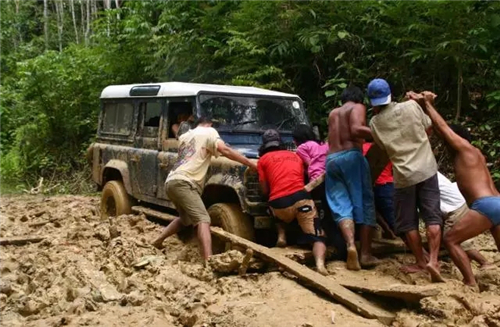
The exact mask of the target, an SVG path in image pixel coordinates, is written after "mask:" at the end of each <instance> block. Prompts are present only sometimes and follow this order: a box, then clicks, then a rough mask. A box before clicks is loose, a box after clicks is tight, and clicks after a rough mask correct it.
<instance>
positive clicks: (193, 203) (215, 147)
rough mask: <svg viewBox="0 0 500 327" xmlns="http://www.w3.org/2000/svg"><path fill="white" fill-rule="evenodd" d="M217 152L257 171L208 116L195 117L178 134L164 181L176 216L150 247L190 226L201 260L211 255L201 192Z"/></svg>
mask: <svg viewBox="0 0 500 327" xmlns="http://www.w3.org/2000/svg"><path fill="white" fill-rule="evenodd" d="M220 154H222V155H223V156H225V157H226V158H228V159H230V160H233V161H236V162H239V163H241V164H243V165H246V166H248V167H250V168H251V169H254V170H257V165H256V164H255V162H253V161H250V160H249V159H248V158H246V157H245V156H243V155H241V154H240V153H239V152H237V151H235V150H233V149H231V148H230V147H229V146H227V145H226V144H225V143H224V141H222V139H221V138H220V136H219V133H217V131H216V130H215V129H214V128H213V127H212V121H211V120H210V119H208V118H205V117H201V118H198V121H197V122H196V127H195V128H194V129H191V130H189V131H188V132H186V133H184V134H182V135H181V136H180V137H179V152H178V157H177V162H176V163H175V165H174V167H173V169H172V170H171V171H170V173H169V174H168V177H167V180H166V181H165V183H166V190H167V195H168V198H169V199H170V200H171V201H172V202H173V203H174V205H175V208H176V209H177V211H178V213H179V217H178V218H176V219H175V220H174V221H172V222H171V223H170V224H169V225H168V226H167V227H166V228H165V229H164V230H163V232H162V233H161V235H160V236H158V238H156V239H155V240H154V241H153V243H152V244H153V246H155V247H157V248H161V246H162V243H163V241H164V240H165V239H166V238H167V237H169V236H171V235H173V234H175V233H177V232H178V231H179V230H180V229H181V227H182V226H194V227H196V230H197V235H198V239H199V241H200V245H201V254H202V256H203V259H204V260H205V263H206V262H207V260H208V258H209V257H210V256H211V255H212V238H211V235H210V216H209V215H208V212H207V209H206V208H205V204H204V203H203V200H202V198H201V195H202V194H203V188H204V186H205V178H206V176H207V172H208V168H209V167H210V163H211V159H212V157H218V156H219V155H220Z"/></svg>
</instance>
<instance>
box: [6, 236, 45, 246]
mask: <svg viewBox="0 0 500 327" xmlns="http://www.w3.org/2000/svg"><path fill="white" fill-rule="evenodd" d="M44 239H45V236H16V237H8V238H1V239H0V245H25V244H28V243H38V242H41V241H43V240H44Z"/></svg>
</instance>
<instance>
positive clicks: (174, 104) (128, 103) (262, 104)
mask: <svg viewBox="0 0 500 327" xmlns="http://www.w3.org/2000/svg"><path fill="white" fill-rule="evenodd" d="M191 114H192V115H193V116H194V117H195V118H196V117H199V116H209V117H211V118H212V119H213V120H214V121H216V124H215V125H214V127H215V128H216V129H217V131H218V132H219V134H220V136H221V138H222V139H223V140H224V141H225V142H226V143H227V144H229V145H230V146H231V147H232V148H234V149H236V150H238V151H240V152H241V153H242V154H244V155H245V156H247V157H248V158H253V159H257V158H258V147H259V146H260V144H261V137H262V133H263V132H264V130H266V129H269V128H274V129H277V130H278V131H279V132H280V134H281V136H282V139H283V141H284V142H285V144H286V145H287V147H288V148H290V149H293V148H294V145H293V142H292V136H291V134H292V131H293V129H294V128H295V126H297V125H298V124H309V122H308V119H307V116H306V114H305V111H304V105H303V102H302V100H301V99H300V97H299V96H297V95H295V94H287V93H281V92H275V91H270V90H265V89H260V88H255V87H241V86H224V85H209V84H192V83H178V82H168V83H156V84H136V85H112V86H108V87H106V88H105V89H104V90H103V91H102V93H101V113H100V118H99V126H98V131H97V139H96V141H95V143H93V144H92V145H91V146H90V147H89V152H88V156H89V160H91V163H92V178H93V180H94V181H95V182H96V183H97V185H98V186H99V187H100V188H102V198H101V213H102V215H103V216H104V217H108V216H116V215H121V214H127V213H130V212H131V210H132V206H133V205H135V203H137V204H138V205H139V206H140V207H134V209H136V208H142V207H150V208H151V207H153V208H154V209H155V210H156V211H164V210H168V209H175V207H174V205H173V203H172V202H171V201H169V199H168V197H167V195H166V192H165V179H166V178H167V175H168V173H169V172H170V170H171V169H172V167H173V166H174V164H175V162H176V159H177V150H178V140H177V139H176V138H175V137H174V134H173V132H172V125H173V124H177V123H178V116H179V115H183V116H184V117H186V116H189V115H191ZM202 199H203V201H204V203H205V205H206V207H207V208H208V212H209V214H210V216H211V218H212V223H213V224H214V225H219V226H221V227H222V228H223V229H225V230H226V231H228V232H231V233H233V234H236V235H238V236H242V237H244V238H247V239H251V240H252V239H254V237H255V232H254V229H265V228H269V227H270V225H271V224H270V223H269V217H268V214H267V205H266V202H265V199H263V198H262V195H261V193H260V191H259V184H258V177H257V173H256V172H252V171H250V170H248V169H246V167H245V166H242V165H240V164H238V163H236V162H234V161H230V160H228V159H227V158H224V157H219V158H212V163H211V166H210V170H209V172H208V175H207V180H206V186H205V189H204V191H203V195H202ZM167 208H168V209H167Z"/></svg>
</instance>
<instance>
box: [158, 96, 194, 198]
mask: <svg viewBox="0 0 500 327" xmlns="http://www.w3.org/2000/svg"><path fill="white" fill-rule="evenodd" d="M195 101H196V100H195V98H194V97H178V98H169V99H167V101H166V107H167V110H166V114H165V115H164V120H163V121H164V124H163V128H162V132H161V151H160V153H159V154H158V162H159V165H158V166H159V172H158V180H157V185H158V192H157V196H158V198H160V199H165V200H169V199H168V197H167V192H166V190H165V180H166V179H167V176H168V174H169V173H170V171H171V170H172V168H173V167H174V165H175V163H176V161H177V152H178V150H179V141H178V139H177V138H176V136H175V134H174V132H173V129H172V126H173V125H175V124H179V123H180V120H181V119H179V117H182V116H184V117H185V118H186V117H189V116H190V115H193V113H194V108H195Z"/></svg>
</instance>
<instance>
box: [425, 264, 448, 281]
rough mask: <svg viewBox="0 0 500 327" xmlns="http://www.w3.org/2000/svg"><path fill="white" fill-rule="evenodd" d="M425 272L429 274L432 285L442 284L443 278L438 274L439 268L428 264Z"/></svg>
mask: <svg viewBox="0 0 500 327" xmlns="http://www.w3.org/2000/svg"><path fill="white" fill-rule="evenodd" d="M425 270H427V271H428V272H429V274H431V281H432V282H433V283H444V278H443V276H441V273H440V272H439V266H437V265H433V264H431V263H428V264H427V266H425Z"/></svg>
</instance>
